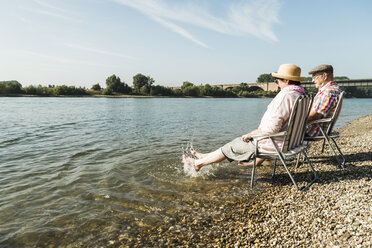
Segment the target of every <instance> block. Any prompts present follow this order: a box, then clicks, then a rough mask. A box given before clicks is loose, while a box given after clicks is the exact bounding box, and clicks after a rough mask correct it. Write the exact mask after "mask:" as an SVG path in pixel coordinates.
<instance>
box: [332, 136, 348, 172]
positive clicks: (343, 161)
mask: <svg viewBox="0 0 372 248" xmlns="http://www.w3.org/2000/svg"><path fill="white" fill-rule="evenodd" d="M331 139H332V141H333V143H334V144H335V146H336V148H337V151H338V152H339V153H340V156H341V158H342V162H341V168H342V169H345V162H346V159H345V157H344V154H342V152H341V150H340V148H339V147H338V145H337V143H336V141H335V140H334V139H333V138H331Z"/></svg>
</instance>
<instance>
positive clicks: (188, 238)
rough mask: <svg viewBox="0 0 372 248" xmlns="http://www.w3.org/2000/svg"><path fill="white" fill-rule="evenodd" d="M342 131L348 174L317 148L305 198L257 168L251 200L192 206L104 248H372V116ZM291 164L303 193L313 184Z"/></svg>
mask: <svg viewBox="0 0 372 248" xmlns="http://www.w3.org/2000/svg"><path fill="white" fill-rule="evenodd" d="M337 131H339V132H340V133H341V137H340V138H338V139H337V143H338V144H339V147H340V148H341V150H342V151H343V153H344V155H345V157H346V160H347V162H346V166H345V167H346V168H345V169H340V168H338V167H337V161H336V160H335V159H334V158H333V157H332V156H331V153H330V150H329V149H327V148H326V149H325V151H324V153H321V152H320V151H321V143H322V142H313V143H312V144H311V148H310V149H309V150H308V155H309V157H310V158H311V160H312V162H313V165H314V167H315V169H316V171H317V172H318V176H319V180H318V182H316V183H315V184H313V185H312V186H311V187H310V188H309V189H308V190H306V191H298V190H296V189H295V188H294V186H293V184H292V183H291V181H290V179H289V177H288V175H287V174H286V173H285V171H284V168H283V167H282V166H280V167H278V169H279V170H277V176H276V177H275V178H274V179H271V174H270V173H261V174H260V170H262V169H263V168H260V167H259V168H258V170H257V171H258V173H259V174H258V175H259V176H258V177H257V178H256V180H257V181H260V182H261V185H263V186H261V187H259V188H255V189H253V190H251V191H256V192H254V193H253V194H249V195H247V197H246V198H245V197H241V198H239V199H236V200H234V201H227V202H225V203H224V204H219V205H218V206H216V205H215V204H213V203H214V202H213V199H211V200H210V201H206V202H203V203H198V202H194V203H193V205H194V209H193V211H190V212H179V213H177V214H175V216H174V217H172V218H170V217H166V218H165V219H164V221H163V222H162V223H160V224H158V225H154V226H144V227H143V228H140V229H139V233H138V235H137V236H136V237H131V236H128V235H127V234H126V233H122V234H120V235H118V239H117V240H111V241H109V243H108V244H107V243H106V246H112V247H371V246H372V204H371V200H372V181H371V176H372V115H369V116H365V117H361V118H359V119H357V120H354V121H352V122H350V123H348V124H347V125H346V126H344V127H342V128H340V129H339V130H337ZM292 164H293V165H292V166H290V169H291V170H292V171H294V170H295V171H294V175H295V178H296V179H297V181H298V183H299V186H303V185H306V182H309V181H310V180H311V174H310V173H309V170H310V169H309V167H308V166H307V165H306V164H304V165H302V166H300V167H299V168H298V169H295V168H294V163H292ZM261 167H270V166H268V165H263V166H261ZM264 171H265V170H264ZM266 171H269V170H266ZM247 186H248V182H247ZM252 195H253V196H252Z"/></svg>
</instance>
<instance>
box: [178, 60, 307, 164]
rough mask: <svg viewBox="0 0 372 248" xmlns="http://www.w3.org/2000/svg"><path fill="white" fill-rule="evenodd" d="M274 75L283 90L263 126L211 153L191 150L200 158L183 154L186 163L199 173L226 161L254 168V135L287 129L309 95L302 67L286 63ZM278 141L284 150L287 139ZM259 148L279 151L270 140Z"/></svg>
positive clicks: (275, 139)
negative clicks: (300, 102) (302, 97)
mask: <svg viewBox="0 0 372 248" xmlns="http://www.w3.org/2000/svg"><path fill="white" fill-rule="evenodd" d="M271 75H272V76H273V77H274V78H275V83H277V84H278V86H279V88H280V89H281V91H280V92H279V93H278V94H277V95H276V97H275V98H274V99H273V100H272V101H271V103H270V104H269V105H268V106H267V110H266V112H265V114H264V115H263V117H262V119H261V123H260V125H259V127H258V128H257V129H255V130H253V131H252V132H250V133H247V134H245V135H243V136H241V137H238V138H236V139H234V140H232V141H231V142H229V143H227V144H226V145H224V146H222V147H220V148H218V149H217V150H215V151H213V152H210V153H206V154H203V153H199V152H197V151H195V150H194V149H193V148H190V152H191V154H192V155H194V156H195V157H196V159H194V158H191V157H187V156H186V155H183V161H184V162H185V163H186V164H188V165H189V166H191V167H193V168H194V170H195V171H199V170H200V169H201V168H202V167H203V166H204V165H208V164H213V163H218V162H221V161H223V160H225V159H227V160H229V161H230V162H231V161H239V165H244V166H245V165H251V164H253V162H249V161H251V160H252V159H256V158H254V154H255V151H256V147H255V145H254V143H253V138H252V136H254V135H262V134H270V133H277V132H281V131H285V130H286V129H287V126H288V120H289V116H290V114H291V111H292V108H293V105H294V103H295V101H296V99H297V97H298V96H300V95H303V94H305V90H304V88H303V87H302V86H301V85H300V82H301V81H303V80H304V79H303V78H302V77H301V68H300V67H298V66H296V65H293V64H282V65H280V66H279V69H278V72H273V73H271ZM274 142H275V144H276V145H277V146H278V148H279V149H280V148H281V147H282V143H283V137H276V138H274ZM257 148H258V150H259V151H265V152H270V151H275V149H274V147H273V145H272V144H271V142H270V141H269V140H268V139H263V140H260V141H259V142H258V147H257ZM248 162H249V163H248ZM262 162H263V159H261V158H257V159H256V165H259V164H261V163H262Z"/></svg>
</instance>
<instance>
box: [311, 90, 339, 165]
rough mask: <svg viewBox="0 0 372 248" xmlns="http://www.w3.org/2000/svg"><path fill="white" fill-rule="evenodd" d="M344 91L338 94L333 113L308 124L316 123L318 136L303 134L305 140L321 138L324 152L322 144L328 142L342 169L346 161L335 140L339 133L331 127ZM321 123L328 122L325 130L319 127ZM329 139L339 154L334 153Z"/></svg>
mask: <svg viewBox="0 0 372 248" xmlns="http://www.w3.org/2000/svg"><path fill="white" fill-rule="evenodd" d="M344 93H345V92H342V93H341V94H340V96H339V100H338V102H337V105H336V109H335V111H334V112H333V115H332V116H331V117H330V118H323V119H319V120H316V121H313V122H311V123H309V124H316V125H318V127H319V129H320V131H321V134H320V135H318V136H314V137H307V136H305V141H310V142H311V141H319V140H323V145H322V152H324V144H325V142H327V143H328V145H329V147H330V148H331V150H332V152H333V154H334V155H335V157H336V159H337V161H338V164H339V166H340V167H341V168H342V169H344V168H345V162H346V159H345V157H344V155H343V154H342V152H341V150H340V148H339V147H338V145H337V143H336V141H335V138H338V137H340V133H338V132H334V131H333V127H334V126H335V124H336V121H337V119H338V116H339V115H340V112H341V108H342V102H343V98H344ZM321 123H329V124H328V127H327V130H323V129H322V128H321V125H320V124H321ZM330 139H331V140H332V141H333V143H334V145H335V147H336V149H337V151H338V152H339V154H337V153H336V151H335V149H334V147H333V146H332V144H331V142H330Z"/></svg>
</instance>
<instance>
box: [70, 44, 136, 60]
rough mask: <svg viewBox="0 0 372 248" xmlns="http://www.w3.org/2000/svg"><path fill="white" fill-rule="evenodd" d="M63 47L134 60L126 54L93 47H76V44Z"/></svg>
mask: <svg viewBox="0 0 372 248" xmlns="http://www.w3.org/2000/svg"><path fill="white" fill-rule="evenodd" d="M63 45H65V46H67V47H70V48H74V49H78V50H83V51H88V52H93V53H99V54H104V55H109V56H115V57H121V58H127V59H135V58H134V57H132V56H129V55H126V54H121V53H116V52H110V51H106V50H101V49H97V48H94V47H88V46H81V45H77V44H68V43H65V44H63Z"/></svg>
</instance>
